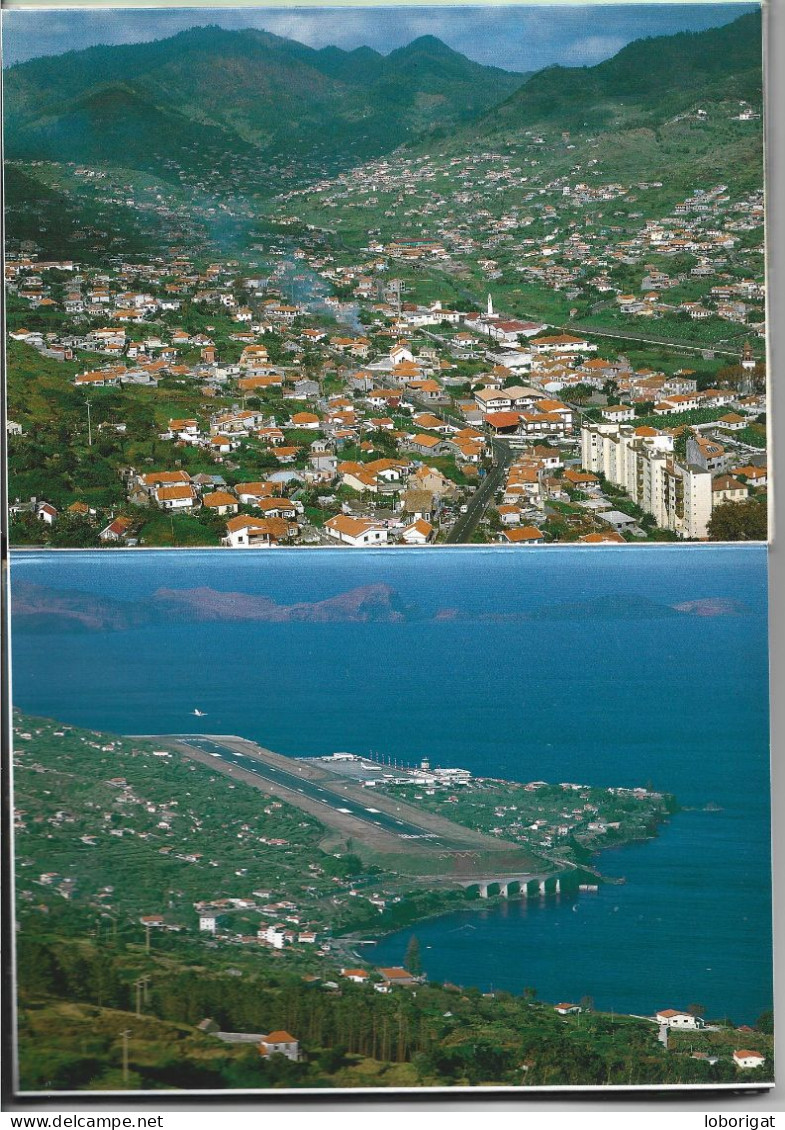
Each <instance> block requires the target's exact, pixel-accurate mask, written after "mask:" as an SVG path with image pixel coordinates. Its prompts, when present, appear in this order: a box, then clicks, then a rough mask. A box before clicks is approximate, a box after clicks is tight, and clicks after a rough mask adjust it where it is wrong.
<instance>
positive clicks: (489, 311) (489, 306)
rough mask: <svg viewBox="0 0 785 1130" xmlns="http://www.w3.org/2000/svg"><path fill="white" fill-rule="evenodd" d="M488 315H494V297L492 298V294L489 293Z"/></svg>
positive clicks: (490, 316)
mask: <svg viewBox="0 0 785 1130" xmlns="http://www.w3.org/2000/svg"><path fill="white" fill-rule="evenodd" d="M488 317H489V318H492V317H493V299H492V298H491V296H490V294H489V295H488Z"/></svg>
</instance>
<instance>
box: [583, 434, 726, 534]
mask: <svg viewBox="0 0 785 1130" xmlns="http://www.w3.org/2000/svg"><path fill="white" fill-rule="evenodd" d="M581 465H582V466H583V468H584V469H585V470H587V471H593V472H594V473H595V474H602V475H604V476H605V478H606V479H607V480H608V482H610V483H613V484H614V485H615V486H619V487H623V489H624V490H626V491H627V493H628V494H629V495H630V497H631V498H632V499H633V501H634V502H637V504H638V506H640V507H641V509H642V510H645V511H646V512H647V513H648V514H651V515H652V517H653V518H654V520H655V522H656V523H657V525H658V526H661V527H662V528H663V529H666V530H673V531H674V532H675V533H676V534H678V536H679V537H682V538H705V537H707V536H708V529H707V527H708V522H709V519H710V518H711V506H712V491H711V473H710V472H709V471H708V470H706V469H704V468H703V467H699V466H696V465H695V464H690V463H685V464H682V463H679V462H678V461H677V460H676V458H675V457H674V454H673V437H672V436H670V435H663V434H662V433H660V432H658V431H657V429H656V428H650V427H638V428H635V427H632V425H625V424H587V423H584V424H583V425H582V427H581Z"/></svg>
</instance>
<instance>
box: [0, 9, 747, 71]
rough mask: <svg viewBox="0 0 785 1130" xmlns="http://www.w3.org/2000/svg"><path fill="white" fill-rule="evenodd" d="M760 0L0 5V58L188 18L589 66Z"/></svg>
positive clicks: (179, 26) (520, 65)
mask: <svg viewBox="0 0 785 1130" xmlns="http://www.w3.org/2000/svg"><path fill="white" fill-rule="evenodd" d="M758 7H759V5H758V4H749V3H746V4H745V3H720V4H710V3H705V2H704V3H699V4H663V3H652V4H587V5H583V6H577V5H576V6H575V7H573V6H566V5H563V4H560V5H553V6H550V5H543V4H537V5H529V6H527V5H521V6H515V7H485V8H479V7H476V8H475V7H459V6H455V7H425V6H423V7H398V8H395V7H388V8H384V7H375V8H369V7H365V8H361V7H358V8H327V7H324V8H316V9H314V8H296V7H290V8H278V9H275V8H235V9H232V8H199V9H193V8H190V9H189V8H168V9H160V8H159V9H118V8H115V9H103V10H101V9H98V10H96V9H71V10H52V9H50V10H42V9H38V10H27V11H21V10H11V11H8V10H6V11H5V12H4V14H3V54H4V65H5V66H10V65H11V64H13V63H18V62H21V61H23V60H25V59H30V58H33V57H35V56H37V55H59V54H62V53H63V52H64V51H72V50H78V49H80V48H83V47H89V46H92V45H93V44H97V43H104V44H110V43H136V42H140V41H143V40H151V39H163V38H165V37H166V36H169V35H174V34H175V33H176V32H178V31H182V30H184V29H185V28H188V27H194V26H195V25H199V24H201V25H204V24H219V25H220V26H221V27H224V28H245V27H255V28H265V29H266V30H268V31H271V32H274V33H275V34H276V35H282V36H286V37H287V38H289V39H296V40H299V41H300V42H301V43H307V44H308V45H309V46H311V47H325V46H328V45H329V44H335V45H336V46H338V47H343V48H347V49H351V48H354V47H359V46H363V45H367V46H369V47H373V48H375V49H376V50H377V51H381V52H383V53H385V54H386V53H387V52H388V51H391V50H393V49H394V48H396V47H401V46H403V45H404V44H406V43H409V42H410V41H411V40H412V39H416V38H417V36H420V35H435V36H438V38H439V39H442V40H444V42H445V43H447V44H449V46H450V47H453V48H454V49H455V50H456V51H460V52H461V53H462V54H464V55H467V56H468V57H469V58H471V59H475V60H477V61H478V62H481V63H487V64H493V65H495V66H498V67H504V68H505V69H507V70H514V71H531V70H539V69H540V68H541V67H546V66H549V65H550V64H552V63H561V64H563V65H565V66H591V65H592V64H594V63H599V62H601V60H603V59H607V58H608V57H609V56H611V55H615V54H616V52H617V51H619V50H620V49H621V48H622V47H623V46H624V45H625V43H629V42H630V40H633V39H641V38H643V37H645V36H652V35H671V34H673V33H674V32H677V31H700V30H703V29H704V28H708V27H716V26H718V25H720V24H725V23H728V22H730V20H733V19H736V18H737V17H738V16H740V15H742V14H743V13H744V12H749V11H753V10H755V9H756V8H758Z"/></svg>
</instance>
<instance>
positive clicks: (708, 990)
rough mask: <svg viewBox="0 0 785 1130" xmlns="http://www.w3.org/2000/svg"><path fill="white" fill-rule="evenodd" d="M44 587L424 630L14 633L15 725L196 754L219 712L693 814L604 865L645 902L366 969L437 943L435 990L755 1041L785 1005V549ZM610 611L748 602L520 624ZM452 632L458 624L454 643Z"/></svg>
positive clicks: (304, 555) (337, 565) (323, 563)
mask: <svg viewBox="0 0 785 1130" xmlns="http://www.w3.org/2000/svg"><path fill="white" fill-rule="evenodd" d="M21 581H26V582H32V583H34V584H38V585H46V586H51V587H54V588H57V589H61V590H62V589H72V590H81V591H83V592H90V593H93V594H97V595H101V596H105V597H112V598H114V599H119V600H128V601H132V600H135V599H139V598H144V597H148V596H150V595H151V594H152V593H154V592H155V591H156V590H158V589H161V588H177V589H191V588H201V587H205V586H206V587H209V588H212V589H217V590H221V591H227V592H242V593H254V594H263V595H265V596H268V597H271V598H273V599H275V600H276V601H278V602H279V603H286V604H292V603H295V602H303V601H318V600H323V599H326V598H328V597H332V596H335V595H336V594H339V593H342V592H346V591H348V590H350V589H353V588H355V587H357V586H363V585H368V584H371V583H376V582H384V583H385V584H388V585H390V586H392V587H393V588H394V589H395V590H396V592H397V593H398V594H400V598H401V599H402V600H403V601H404V602H406V603H407V604H408V605H411V606H416V607H417V615H416V616H413V617H412V618H410V619H408V620H407V621H406V622H403V623H280V624H276V623H226V622H219V623H195V624H192V623H187V622H186V623H167V624H161V625H156V626H154V627H143V628H135V629H132V630H124V631H100V632H92V633H85V632H72V631H58V632H51V633H41V632H37V633H30V634H28V633H26V632H23V631H18V632H14V634H13V638H12V682H13V699H14V703H15V705H16V706H17V707H19V708H21V709H23V710H25V711H28V712H31V713H35V714H41V715H47V716H50V717H54V718H57V719H60V720H62V721H65V722H70V723H73V724H76V725H82V726H89V727H93V728H96V729H105V730H110V731H115V732H120V733H159V734H163V733H177V732H179V733H182V732H186V731H189V730H193V729H194V728H195V727H194V722H195V719H194V718H193V716H192V712H193V710H194V709H195V708H198V709H200V710H202V711H204V712H205V713H206V714H207V715H208V719H209V726H207V729H209V731H210V732H211V733H232V734H238V735H241V736H244V737H248V738H251V739H254V740H256V741H258V742H260V743H261V744H262V745H264V746H267V747H268V748H270V749H274V750H277V751H279V752H281V753H284V754H287V755H290V756H292V757H302V756H313V755H319V754H329V753H332V752H335V751H338V750H348V751H351V752H354V753H360V754H367V753H368V752H369V751H371V750H372V751H374V753H376V754H380V755H382V756H383V757H388V756H389V757H390V758H392V759H393V760H395V759H397V760H399V761H403V762H408V763H415V762H419V760H420V759H421V758H423V757H425V756H427V757H429V758H430V760H431V764H432V765H441V766H448V765H449V766H460V767H463V768H466V769H469V770H471V771H472V772H473V773H475V774H478V775H482V776H493V777H502V778H509V779H514V780H521V781H528V780H532V779H535V778H536V779H543V780H548V781H574V782H581V783H586V784H592V785H608V786H610V785H626V786H634V785H646V784H647V783H651V784H653V786H654V787H655V788H658V789H662V790H665V791H669V792H673V793H675V794H676V796H677V798H678V800H679V802H680V804H681V805H682V807H683V811H681V812H679V813H678V814H677V815H675V816H674V817H673V818H672V819H671V820H670V821H669V822H668V823H667V824H665V825H663V826H662V827H661V829H660V834H659V836H658V838H656V839H654V840H651V841H649V842H646V843H641V844H636V845H633V846H630V847H626V848H622V849H617V850H615V851H608V852H604V853H601V854H600V855H599V856H598V858H597V865H598V866H599V868H600V870H602V871H603V872H604V873H606V874H608V875H616V876H623V877H624V878H625V879H626V882H625V883H624V884H623V885H612V886H611V885H608V886H603V887H601V889H600V891H599V892H598V893H597V894H578V895H575V896H573V895H566V896H561V897H559V898H553V899H546V900H544V901H541V902H540V901H535V900H530V902H529V903H528V904H526V903H522V902H510V903H507V904H504V905H501V906H492V907H486V908H479V909H477V908H475V907H473V908H472V909H471V910H467V911H464V912H461V913H458V914H454V915H450V916H446V917H443V918H440V919H434V920H432V921H429V922H425V923H421V924H419V925H418V926H417V927H416V928H415V930H414V931H412V930H407V931H404V932H402V933H401V934H400V935H392V936H390V937H388V938H385V939H384V940H383V941H382V942H381V943H379V945H378V946H376V947H375V948H374V950H373V951H371V950H370V948H369V949H368V950H367V951H366V956H370V955H371V952H373V959H374V960H377V959H378V960H379V962H380V963H386V964H391V963H398V962H401V961H402V959H403V954H404V951H405V948H406V945H407V942H408V940H409V937H410V936H411V934H412V932H415V933H416V934H417V937H418V938H419V940H420V944H421V948H422V954H423V959H424V966H425V970H426V972H427V973H428V975H429V977H430V978H431V979H432V980H449V981H452V982H456V983H459V984H463V985H478V986H480V987H481V988H482V989H483V990H486V991H490V990H491V989H506V990H510V991H513V992H520V991H521V989H522V988H524V987H527V986H531V987H534V988H535V989H536V990H537V992H538V994H539V996H540V997H541V998H542V999H545V1000H577V999H580V998H581V997H586V996H589V997H592V998H593V1000H594V1003H595V1006H596V1007H597V1008H602V1009H608V1010H611V1009H614V1010H618V1011H621V1012H632V1013H647V1014H650V1013H651V1012H652V1011H654V1010H655V1009H659V1008H665V1007H674V1008H685V1007H687V1006H688V1005H690V1004H692V1003H695V1002H699V1003H701V1004H703V1005H704V1007H705V1010H706V1014H707V1015H708V1016H710V1017H729V1018H730V1019H732V1020H734V1021H735V1022H736V1023H754V1022H755V1019H756V1018H757V1016H758V1015H759V1014H760V1013H761V1012H762V1011H763V1010H765V1009H768V1008H771V1007H772V969H771V879H770V870H769V858H770V799H769V748H768V671H767V575H766V550H765V547H761V546H736V547H734V546H717V547H714V546H674V547H669V546H662V547H640V548H628V549H624V550H618V549H616V548H615V547H610V548H609V549H607V550H604V549H602V548H583V549H581V548H576V549H570V548H567V547H560V548H558V549H551V548H547V547H546V548H542V549H532V548H529V549H524V550H516V549H513V550H510V549H506V548H501V547H499V548H497V549H495V548H492V547H491V548H487V549H483V548H480V547H477V548H474V547H472V548H469V549H460V548H456V549H454V550H453V549H449V550H448V549H445V550H439V551H433V550H423V551H418V550H405V551H401V550H392V551H385V550H377V551H369V552H368V553H364V552H359V553H358V552H356V551H352V550H349V551H345V552H344V551H340V550H329V551H319V550H315V551H308V550H297V551H286V550H279V551H275V552H268V553H263V552H257V553H252V552H249V553H239V552H238V553H231V552H227V551H210V550H205V551H194V550H189V551H186V552H182V553H180V552H176V551H174V552H167V551H161V552H155V551H140V552H131V551H125V552H112V551H102V552H81V551H79V552H62V553H55V552H51V551H49V552H46V553H36V552H21V551H20V552H18V553H15V554H13V555H12V565H11V583H12V592H13V587H14V585H15V584H16V583H19V582H21ZM598 597H609V598H614V599H615V598H625V597H626V598H645V599H648V600H649V601H653V602H655V604H656V606H673V605H676V604H681V603H682V602H690V601H709V600H710V601H717V602H719V601H724V602H731V603H728V604H727V605H720V606H718V608H719V613H720V614H713V615H705V616H698V615H682V616H679V617H669V616H667V615H664V616H663V615H660V614H658V609H657V607H655V606H651V612H650V613H645V612H644V613H642V614H639V615H636V616H634V617H630V616H624V615H613V614H602V613H601V612H593V613H585V612H584V613H581V612H580V611H576V612H575V613H574V614H572V613H569V612H568V613H565V615H563V616H561V617H544V618H542V619H532V620H525V619H519V620H517V621H515V620H504V619H501V617H504V616H505V615H507V614H509V613H510V612H513V613H520V612H521V611H531V610H534V609H537V608H548V607H552V606H556V605H560V606H573V608H575V609H578V610H579V609H580V608H581V607H582V606H583V603H584V602H586V601H596V600H597V598H598ZM641 607H642V608H645V606H644V605H642V606H641ZM443 609H458V610H459V611H460V615H459V616H458V617H457V618H437V619H434V616H435V615H436V614H437V613H438V612H440V610H443ZM723 609H724V611H723ZM493 616H497V617H500V619H498V620H496V621H494V620H493V619H492V617H493ZM201 728H202V729H204V725H203V726H202V727H201ZM707 806H708V807H707Z"/></svg>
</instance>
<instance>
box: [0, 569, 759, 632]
mask: <svg viewBox="0 0 785 1130" xmlns="http://www.w3.org/2000/svg"><path fill="white" fill-rule="evenodd" d="M748 611H749V609H748V608H747V606H746V605H745V604H743V603H742V602H741V601H737V600H728V599H725V598H719V597H709V598H704V599H698V600H692V601H686V602H682V603H680V604H675V605H669V604H665V603H663V602H661V601H657V600H653V599H652V598H650V597H646V596H642V595H629V594H618V593H617V594H609V595H602V596H597V597H591V598H587V599H585V600H581V601H559V602H556V603H554V604H547V605H540V606H536V607H533V608H519V607H518V608H516V607H511V608H508V609H504V610H501V611H499V612H488V611H485V612H479V611H475V610H472V609H467V608H443V609H439V610H437V611H436V612H434V613H424V612H422V611H421V610H420V609H419V608H418V607H417V606H416V605H415V604H414V603H411V602H407V601H406V600H404V598H403V597H402V596H401V594H400V593H398V592H397V590H396V589H394V588H393V587H392V586H391V585H388V584H384V583H381V582H377V583H373V584H368V585H362V586H359V587H356V588H353V589H348V590H347V591H346V592H342V593H337V594H336V595H335V596H332V597H328V598H327V599H324V600H315V601H298V602H297V603H296V604H280V603H278V602H277V601H275V600H273V599H272V598H271V597H268V596H260V595H257V594H254V593H244V592H222V591H220V590H218V589H214V588H210V587H207V586H204V587H201V588H195V589H174V588H161V589H158V590H157V591H156V592H154V593H153V594H152V595H151V596H147V597H140V598H137V599H136V600H118V599H116V598H114V597H105V596H99V595H97V594H95V593H89V592H84V591H82V590H78V589H59V588H55V587H53V586H49V585H37V584H33V583H31V582H28V581H22V580H19V581H15V582H14V585H13V592H12V618H13V626H14V630H15V631H19V632H42V633H45V632H63V631H69V632H70V631H80V632H102V631H127V630H130V629H133V628H141V627H147V626H150V625H155V624H174V623H182V622H187V623H252V622H256V623H269V624H281V623H296V622H300V623H314V624H318V623H324V624H330V623H333V624H348V623H359V624H362V623H388V624H397V623H404V622H407V621H414V620H426V621H427V620H430V621H433V622H443V621H449V620H471V621H481V622H483V621H487V622H492V623H498V622H513V623H514V622H519V621H520V622H526V621H532V622H536V621H543V620H595V619H597V620H619V619H621V620H631V619H634V620H651V619H679V618H683V617H685V616H688V617H694V616H698V617H702V618H705V617H716V616H740V615H744V614H745V613H747V612H748Z"/></svg>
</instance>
